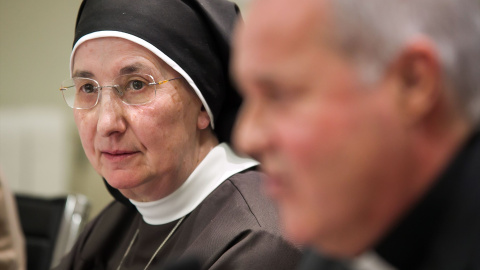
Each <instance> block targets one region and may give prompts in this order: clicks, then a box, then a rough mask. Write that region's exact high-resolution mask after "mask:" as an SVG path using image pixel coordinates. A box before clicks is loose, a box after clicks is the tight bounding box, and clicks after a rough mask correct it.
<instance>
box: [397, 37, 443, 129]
mask: <svg viewBox="0 0 480 270" xmlns="http://www.w3.org/2000/svg"><path fill="white" fill-rule="evenodd" d="M391 71H392V72H393V74H394V77H395V78H396V79H397V80H398V81H397V84H396V85H397V88H396V90H397V93H395V94H396V96H397V102H398V106H399V109H400V111H401V113H402V116H403V118H404V120H405V121H406V123H408V124H416V123H418V122H420V121H422V120H423V119H424V118H425V117H427V116H428V115H429V114H430V113H431V112H432V111H433V110H434V108H435V105H437V102H438V101H439V97H440V95H441V91H442V89H441V84H440V83H441V70H440V61H439V57H438V54H437V51H436V49H435V47H434V46H433V44H432V43H431V42H430V41H428V40H426V39H423V38H420V39H416V40H414V41H413V42H411V43H409V44H408V45H407V46H405V47H404V49H403V51H402V52H401V53H400V54H399V56H398V58H397V59H396V61H394V63H393V65H392V70H391Z"/></svg>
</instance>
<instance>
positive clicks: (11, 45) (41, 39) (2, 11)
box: [0, 0, 248, 216]
mask: <svg viewBox="0 0 480 270" xmlns="http://www.w3.org/2000/svg"><path fill="white" fill-rule="evenodd" d="M236 2H239V4H240V7H241V8H242V9H244V8H245V6H246V3H247V2H248V0H243V1H242V0H239V1H236ZM80 3H81V0H43V1H38V0H0V112H4V111H5V110H7V111H15V110H17V111H22V112H23V111H27V110H28V111H32V110H33V111H34V114H36V112H38V115H42V110H45V111H48V112H49V113H51V112H52V110H54V111H55V112H56V113H59V114H62V117H64V118H65V119H66V120H65V121H64V122H62V123H63V124H62V125H65V131H64V134H65V136H66V137H67V139H66V141H67V143H68V144H69V145H71V146H69V147H66V148H65V152H66V153H68V158H65V159H64V160H63V161H62V162H59V163H60V164H56V163H55V164H54V165H48V166H51V168H47V170H52V171H53V170H54V169H55V166H66V167H67V168H68V172H67V173H66V174H65V176H64V178H65V179H64V180H62V181H67V182H68V184H67V185H66V192H79V193H82V194H85V195H87V196H88V198H89V199H90V201H91V202H92V206H93V209H92V216H93V215H96V214H97V213H98V211H99V210H100V209H101V208H103V207H104V206H105V205H106V204H107V203H108V201H110V200H111V197H110V195H109V194H108V193H107V191H106V189H105V188H104V186H103V183H102V181H101V178H100V177H99V176H98V175H97V174H96V173H95V172H94V171H93V169H92V168H91V166H90V164H89V163H88V161H87V160H86V158H85V156H84V153H83V150H82V148H81V145H80V143H79V139H78V135H77V133H76V129H75V126H74V123H73V119H72V110H71V109H69V108H68V107H66V105H64V103H63V100H62V97H61V94H60V92H59V91H58V87H59V85H60V83H61V81H62V80H63V79H64V78H67V77H68V75H69V71H68V62H69V55H70V50H71V46H72V40H73V31H74V23H75V18H76V14H77V9H78V7H79V5H80ZM13 114H15V113H13ZM46 115H48V114H46ZM4 116H5V117H7V118H8V117H9V116H7V115H4ZM5 117H4V118H3V119H5ZM47 120H48V119H45V121H47ZM40 121H42V120H40ZM2 124H3V125H2ZM2 128H3V129H6V128H7V125H6V124H5V123H1V122H0V129H2ZM4 131H5V130H4ZM1 134H6V133H5V132H3V133H1ZM2 136H3V137H0V141H1V140H3V141H4V142H7V140H8V139H9V138H7V137H6V136H8V135H2ZM59 143H60V142H59ZM7 144H8V142H7ZM4 145H5V144H4ZM55 146H58V145H56V143H55V142H50V145H48V147H55ZM62 147H63V146H62ZM3 148H4V149H0V153H1V154H2V156H3V157H4V160H6V159H7V161H8V159H9V157H10V156H11V155H12V154H11V153H9V152H7V150H6V149H5V147H3ZM67 150H68V152H67ZM49 155H51V153H49V151H45V153H44V154H43V155H42V157H41V158H42V159H43V158H44V159H45V160H48V159H51V157H50V156H49ZM0 161H1V160H0ZM3 163H4V165H3V168H1V167H2V164H1V162H0V169H2V170H3V171H4V172H5V174H6V175H7V178H10V179H7V180H8V181H9V182H15V181H19V180H18V179H17V177H15V176H13V175H14V174H11V173H10V172H9V170H10V169H11V168H9V167H10V166H6V165H5V163H8V162H3ZM68 163H71V164H68ZM9 175H11V176H10V177H8V176H9ZM41 177H42V178H44V179H45V182H44V185H46V186H47V187H48V185H55V184H52V183H51V182H49V175H45V176H43V175H42V176H41ZM42 181H43V180H42ZM17 184H18V183H17ZM42 184H43V182H42ZM11 186H13V187H15V186H18V185H15V183H13V185H11ZM20 186H21V185H20ZM24 189H28V187H24V188H22V187H20V188H19V189H18V188H17V191H20V192H21V191H22V190H24ZM34 193H35V190H34Z"/></svg>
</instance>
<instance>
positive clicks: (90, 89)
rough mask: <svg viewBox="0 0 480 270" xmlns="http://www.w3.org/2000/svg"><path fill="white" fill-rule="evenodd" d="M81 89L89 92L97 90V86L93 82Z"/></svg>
mask: <svg viewBox="0 0 480 270" xmlns="http://www.w3.org/2000/svg"><path fill="white" fill-rule="evenodd" d="M80 89H81V90H82V91H83V92H85V93H87V94H90V93H93V92H95V86H93V84H84V85H83V86H82V87H81V88H80Z"/></svg>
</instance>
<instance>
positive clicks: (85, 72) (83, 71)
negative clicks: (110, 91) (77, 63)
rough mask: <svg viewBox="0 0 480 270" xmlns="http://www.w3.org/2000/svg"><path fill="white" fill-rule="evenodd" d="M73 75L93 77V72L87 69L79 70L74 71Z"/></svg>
mask: <svg viewBox="0 0 480 270" xmlns="http://www.w3.org/2000/svg"><path fill="white" fill-rule="evenodd" d="M72 77H74V78H76V77H82V78H93V73H92V72H90V71H86V70H77V71H75V72H74V73H73V76H72Z"/></svg>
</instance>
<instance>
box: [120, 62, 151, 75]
mask: <svg viewBox="0 0 480 270" xmlns="http://www.w3.org/2000/svg"><path fill="white" fill-rule="evenodd" d="M145 70H147V68H146V67H145V65H142V64H140V63H135V64H132V65H128V66H125V67H123V68H121V69H120V72H119V75H124V74H132V73H138V72H139V71H145Z"/></svg>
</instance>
